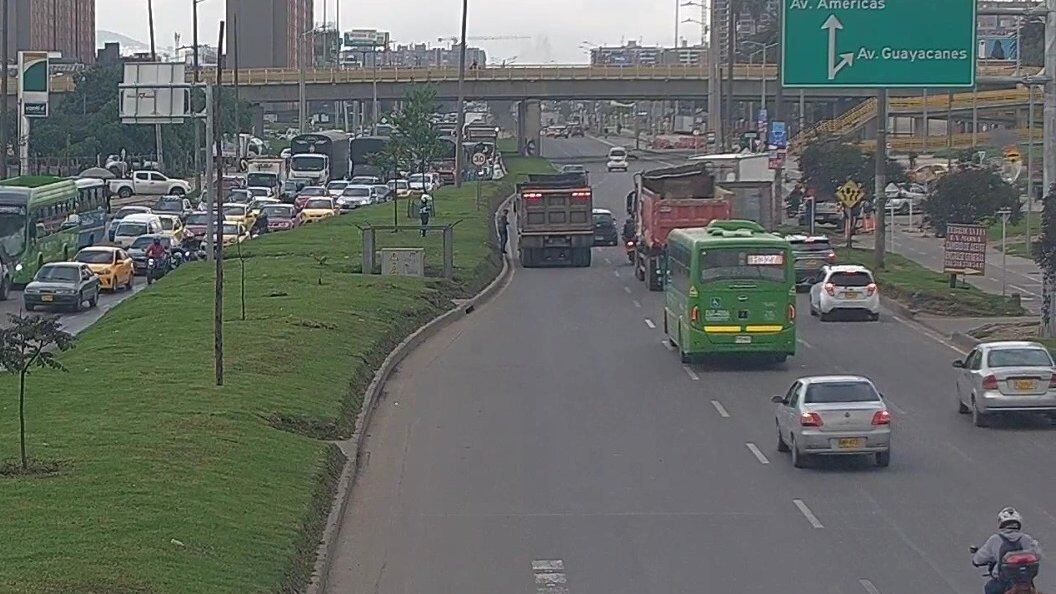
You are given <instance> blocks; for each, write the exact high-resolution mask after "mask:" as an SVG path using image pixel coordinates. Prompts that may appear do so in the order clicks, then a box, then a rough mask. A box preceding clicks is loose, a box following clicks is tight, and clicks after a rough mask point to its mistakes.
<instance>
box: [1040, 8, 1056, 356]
mask: <svg viewBox="0 0 1056 594" xmlns="http://www.w3.org/2000/svg"><path fill="white" fill-rule="evenodd" d="M1045 8H1046V9H1047V10H1048V12H1047V13H1046V14H1045V74H1047V75H1048V77H1049V78H1048V80H1047V81H1045V90H1044V92H1043V93H1042V97H1043V101H1044V104H1043V108H1042V109H1043V112H1042V113H1043V114H1044V115H1043V117H1044V120H1043V126H1044V128H1043V131H1042V138H1043V139H1044V140H1043V145H1042V152H1041V153H1042V159H1043V164H1044V165H1043V168H1044V170H1045V181H1044V184H1045V185H1044V188H1045V191H1046V192H1051V189H1052V186H1051V184H1052V183H1053V182H1054V181H1056V150H1054V148H1053V146H1052V141H1053V135H1054V134H1056V76H1054V75H1056V0H1045ZM1048 207H1049V205H1048V204H1046V208H1048ZM1043 274H1044V280H1043V287H1042V290H1043V293H1044V295H1045V303H1046V304H1047V305H1048V311H1047V312H1045V314H1046V315H1044V316H1043V319H1044V320H1046V321H1047V324H1046V327H1045V329H1044V331H1045V336H1050V337H1051V336H1056V298H1054V295H1053V293H1054V292H1056V286H1053V283H1054V279H1053V278H1052V277H1051V274H1050V271H1043Z"/></svg>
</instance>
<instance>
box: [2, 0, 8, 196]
mask: <svg viewBox="0 0 1056 594" xmlns="http://www.w3.org/2000/svg"><path fill="white" fill-rule="evenodd" d="M10 10H11V6H10V4H9V0H3V11H4V16H3V28H4V34H3V36H4V49H3V50H0V51H2V53H3V60H4V75H3V76H4V77H3V78H2V79H0V95H3V96H4V100H3V102H0V155H2V156H3V163H4V165H3V167H2V171H0V177H3V178H6V177H7V144H8V142H7V79H8V71H7V66H8V61H9V59H10V57H9V56H8V55H7V33H8V22H7V13H8V12H9V11H10Z"/></svg>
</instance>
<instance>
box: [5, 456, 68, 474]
mask: <svg viewBox="0 0 1056 594" xmlns="http://www.w3.org/2000/svg"><path fill="white" fill-rule="evenodd" d="M69 468H70V463H69V461H68V460H47V459H40V458H29V459H28V460H26V467H25V468H22V461H21V460H3V461H0V478H33V477H38V478H39V477H49V476H56V475H59V474H63V473H64V472H66V471H68V470H69Z"/></svg>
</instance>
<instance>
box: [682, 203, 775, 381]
mask: <svg viewBox="0 0 1056 594" xmlns="http://www.w3.org/2000/svg"><path fill="white" fill-rule="evenodd" d="M665 278H666V282H665V288H664V292H665V305H664V332H665V333H666V334H667V336H668V338H669V340H670V342H671V344H672V345H673V346H677V347H678V352H679V354H680V355H681V358H682V362H683V363H690V362H692V361H693V360H695V359H698V358H701V357H704V356H707V355H720V354H751V355H762V356H765V357H769V358H771V359H772V360H774V361H778V362H780V361H784V360H786V359H787V358H788V357H789V356H790V355H794V354H795V353H796V286H795V283H796V277H795V271H794V270H793V258H792V248H791V246H790V245H789V243H788V241H787V240H785V239H784V238H783V237H780V236H777V235H773V234H771V233H767V232H766V230H765V229H763V228H762V227H761V226H760V225H759V224H758V223H755V222H752V221H736V220H725V221H713V222H712V223H711V224H710V225H708V226H707V227H705V228H696V229H676V230H674V231H672V232H671V234H670V235H669V236H668V238H667V274H666V277H665Z"/></svg>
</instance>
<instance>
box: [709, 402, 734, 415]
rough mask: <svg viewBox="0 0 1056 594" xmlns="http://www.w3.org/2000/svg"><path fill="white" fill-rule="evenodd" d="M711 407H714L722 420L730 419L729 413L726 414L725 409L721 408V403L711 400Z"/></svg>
mask: <svg viewBox="0 0 1056 594" xmlns="http://www.w3.org/2000/svg"><path fill="white" fill-rule="evenodd" d="M711 405H712V406H714V407H715V410H716V411H718V413H719V416H720V417H722V418H724V419H728V418H730V413H728V412H726V407H725V406H723V405H722V403H721V402H719V401H718V400H712V401H711Z"/></svg>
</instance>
